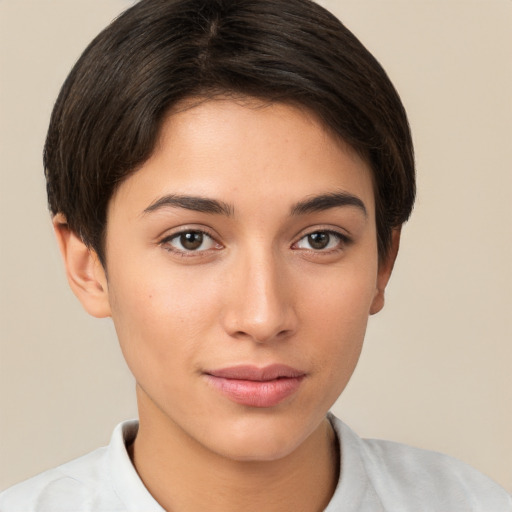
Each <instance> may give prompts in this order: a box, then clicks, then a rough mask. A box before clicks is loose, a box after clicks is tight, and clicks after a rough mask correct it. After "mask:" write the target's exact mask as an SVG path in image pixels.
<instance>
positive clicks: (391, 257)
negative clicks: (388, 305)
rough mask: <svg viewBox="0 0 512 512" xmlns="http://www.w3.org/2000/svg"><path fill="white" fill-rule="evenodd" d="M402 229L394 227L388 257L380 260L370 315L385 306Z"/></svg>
mask: <svg viewBox="0 0 512 512" xmlns="http://www.w3.org/2000/svg"><path fill="white" fill-rule="evenodd" d="M400 231H401V228H400V227H398V228H394V229H393V231H392V233H391V247H390V248H389V252H388V254H387V255H386V257H385V258H384V259H383V260H382V261H380V262H379V270H378V273H377V287H376V290H375V296H374V298H373V302H372V305H371V308H370V315H375V313H378V312H379V311H380V310H381V309H382V308H383V307H384V295H385V291H386V286H387V284H388V281H389V278H390V277H391V272H392V271H393V266H394V265H395V261H396V257H397V254H398V248H399V246H400Z"/></svg>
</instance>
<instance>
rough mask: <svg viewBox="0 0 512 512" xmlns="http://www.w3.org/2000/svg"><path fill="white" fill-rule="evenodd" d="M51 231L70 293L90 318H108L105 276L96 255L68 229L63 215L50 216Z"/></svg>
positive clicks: (108, 307)
mask: <svg viewBox="0 0 512 512" xmlns="http://www.w3.org/2000/svg"><path fill="white" fill-rule="evenodd" d="M53 229H54V231H55V235H56V237H57V242H58V243H59V248H60V252H61V254H62V257H63V259H64V265H65V267H66V275H67V278H68V282H69V286H70V287H71V290H73V293H74V294H75V295H76V296H77V298H78V300H79V301H80V302H81V304H82V306H83V307H84V309H85V310H86V311H87V312H88V313H89V314H90V315H92V316H95V317H97V318H104V317H108V316H111V311H110V301H109V297H108V283H107V277H106V274H105V270H104V269H103V265H102V264H101V262H100V260H99V258H98V255H97V254H96V252H95V251H94V250H92V249H90V248H89V247H87V246H86V245H85V244H84V242H83V241H82V239H81V238H80V237H79V236H78V235H77V234H76V233H75V232H73V231H72V230H71V229H69V226H68V223H67V222H66V218H65V216H64V215H62V214H60V213H58V214H57V215H55V216H54V217H53Z"/></svg>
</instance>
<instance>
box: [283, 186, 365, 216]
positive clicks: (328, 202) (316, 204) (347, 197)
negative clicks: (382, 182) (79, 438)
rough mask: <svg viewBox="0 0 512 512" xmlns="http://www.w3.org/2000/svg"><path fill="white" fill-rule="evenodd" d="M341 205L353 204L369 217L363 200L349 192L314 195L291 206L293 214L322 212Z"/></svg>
mask: <svg viewBox="0 0 512 512" xmlns="http://www.w3.org/2000/svg"><path fill="white" fill-rule="evenodd" d="M340 206H343V207H344V206H353V207H355V208H358V209H359V210H360V211H361V212H362V213H363V214H364V216H365V217H368V211H367V209H366V206H365V205H364V203H363V201H361V199H359V197H357V196H354V195H352V194H349V193H347V192H332V193H329V194H321V195H318V196H313V197H310V198H308V199H305V200H304V201H299V202H298V203H296V204H295V205H294V206H292V208H291V215H305V214H307V213H314V212H321V211H323V210H329V209H330V208H339V207H340Z"/></svg>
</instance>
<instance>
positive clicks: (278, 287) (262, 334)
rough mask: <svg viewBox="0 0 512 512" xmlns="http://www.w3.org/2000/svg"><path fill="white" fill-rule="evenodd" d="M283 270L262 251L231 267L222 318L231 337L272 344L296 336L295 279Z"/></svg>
mask: <svg viewBox="0 0 512 512" xmlns="http://www.w3.org/2000/svg"><path fill="white" fill-rule="evenodd" d="M283 267H285V264H284V263H280V262H279V261H278V258H276V257H275V256H274V255H272V254H271V251H266V252H264V251H263V250H262V249H261V248H260V250H259V251H258V253H257V254H255V253H254V251H253V253H252V254H251V256H250V257H244V258H239V261H238V262H237V264H236V265H234V266H233V267H231V271H230V277H229V278H228V283H229V286H228V290H226V292H227V295H228V296H229V299H228V300H227V303H226V305H225V311H224V315H223V323H224V329H225V330H226V332H227V333H228V334H229V335H230V336H232V337H235V338H239V339H251V340H253V341H254V342H257V343H270V342H272V341H275V340H282V339H285V338H287V337H289V336H290V335H291V334H293V333H294V332H295V330H296V328H297V323H298V319H297V314H296V310H295V307H294V302H293V297H294V293H293V283H292V278H291V277H292V276H291V275H290V272H289V270H288V271H287V269H286V268H283Z"/></svg>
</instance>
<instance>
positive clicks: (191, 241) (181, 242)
mask: <svg viewBox="0 0 512 512" xmlns="http://www.w3.org/2000/svg"><path fill="white" fill-rule="evenodd" d="M161 244H162V245H163V246H164V248H166V249H168V250H170V251H173V252H178V253H194V252H196V253H200V252H204V251H208V250H210V249H220V248H221V245H220V244H218V243H217V242H216V241H215V240H214V239H213V238H212V237H211V236H210V235H208V234H207V233H205V232H204V231H199V230H195V229H190V230H186V231H180V232H179V233H175V234H174V235H171V236H168V237H166V238H164V239H163V240H162V242H161Z"/></svg>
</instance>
